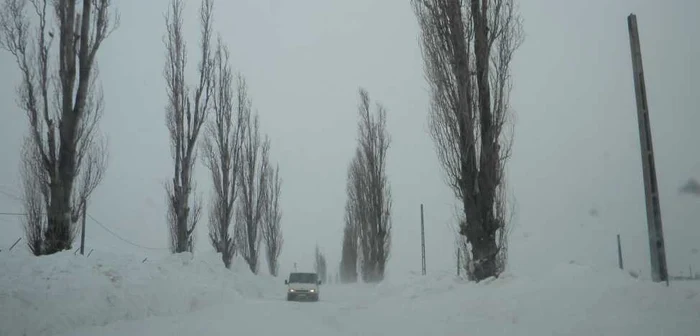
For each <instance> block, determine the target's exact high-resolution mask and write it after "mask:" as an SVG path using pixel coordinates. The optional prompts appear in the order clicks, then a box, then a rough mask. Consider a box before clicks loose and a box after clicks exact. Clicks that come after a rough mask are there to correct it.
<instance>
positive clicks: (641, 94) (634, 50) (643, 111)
mask: <svg viewBox="0 0 700 336" xmlns="http://www.w3.org/2000/svg"><path fill="white" fill-rule="evenodd" d="M627 27H628V29H629V38H630V50H631V56H632V70H633V72H634V92H635V96H636V102H637V121H638V123H639V141H640V145H641V154H642V173H643V175H644V194H645V203H646V212H647V229H648V231H649V252H650V255H651V278H652V280H653V281H654V282H661V281H666V285H668V270H667V267H666V248H665V246H664V234H663V225H662V222H661V207H660V205H659V190H658V185H657V181H656V167H655V163H654V147H653V145H652V138H651V125H650V124H649V122H650V121H649V105H648V104H647V93H646V85H645V83H644V69H643V66H642V50H641V46H640V43H639V31H638V29H637V16H636V15H634V14H630V15H629V16H628V17H627Z"/></svg>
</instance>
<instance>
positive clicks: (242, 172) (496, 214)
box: [0, 0, 523, 282]
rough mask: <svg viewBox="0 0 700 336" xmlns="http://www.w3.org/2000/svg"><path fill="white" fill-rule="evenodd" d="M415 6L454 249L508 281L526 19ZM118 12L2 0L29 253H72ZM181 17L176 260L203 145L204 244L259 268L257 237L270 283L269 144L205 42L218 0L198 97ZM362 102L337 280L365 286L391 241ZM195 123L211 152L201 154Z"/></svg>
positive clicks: (209, 5)
mask: <svg viewBox="0 0 700 336" xmlns="http://www.w3.org/2000/svg"><path fill="white" fill-rule="evenodd" d="M411 4H412V5H413V9H414V12H415V14H416V17H417V19H418V23H419V27H420V30H421V33H422V41H421V46H422V52H423V59H424V63H425V64H424V68H425V73H426V77H427V79H428V83H429V84H430V91H431V95H430V98H431V106H430V118H431V119H430V120H431V121H430V135H431V137H432V138H433V140H434V143H435V149H436V152H437V155H438V158H439V160H440V162H441V164H442V167H443V168H444V171H445V173H446V176H447V181H448V184H449V186H450V187H451V188H452V190H453V191H454V194H455V197H456V199H457V200H459V203H460V207H461V212H460V218H459V225H458V227H459V235H461V236H463V237H464V238H465V239H466V244H465V243H459V244H458V245H465V246H464V250H468V251H469V252H468V253H469V258H468V260H470V265H469V267H467V268H468V270H469V272H470V276H471V277H473V278H474V279H476V280H481V279H485V278H487V277H490V276H494V275H498V274H499V273H500V272H502V270H503V268H504V267H505V261H506V255H507V252H506V249H507V232H508V226H507V224H508V222H509V220H510V218H509V211H508V207H507V197H506V196H507V194H506V184H505V178H504V175H505V168H506V162H507V159H508V158H509V156H510V149H511V144H512V132H510V133H509V132H505V129H506V126H507V125H508V122H509V121H510V119H509V117H510V115H511V108H510V104H509V101H510V97H509V94H510V90H511V87H512V79H511V62H512V60H513V55H514V52H515V50H516V49H517V48H518V47H519V46H520V44H521V43H522V41H523V33H522V24H521V20H520V16H519V14H518V12H517V10H516V8H515V0H411ZM30 7H31V8H30ZM112 7H113V6H112V1H111V0H82V1H69V0H4V3H3V6H2V10H1V11H0V47H2V48H3V49H5V50H7V51H9V52H10V53H11V54H12V55H13V56H14V58H15V61H16V63H17V65H18V68H19V70H20V74H21V80H20V83H19V86H18V102H19V105H20V107H21V108H22V109H23V110H24V111H25V112H26V114H27V117H28V121H29V132H28V135H27V136H26V138H25V143H24V147H23V151H22V163H23V165H24V168H23V170H22V183H23V186H24V197H23V200H24V207H25V211H26V213H27V215H26V217H25V229H26V232H27V238H28V239H27V241H28V244H29V247H30V249H31V250H32V251H33V252H34V253H35V254H37V255H40V254H51V253H55V252H58V251H62V250H66V249H70V248H71V245H72V242H73V240H74V237H75V233H76V232H77V229H76V226H77V225H76V223H77V222H78V219H79V218H80V216H81V215H82V216H85V214H86V210H85V209H86V204H87V202H88V199H89V197H90V195H91V194H92V192H93V191H94V190H95V188H96V187H97V186H98V185H99V183H100V181H101V179H102V176H103V174H104V171H105V168H106V162H107V160H106V155H107V151H106V144H105V142H104V140H103V138H102V137H101V136H100V133H99V131H98V123H99V120H100V117H101V115H102V111H103V108H104V104H103V99H102V91H101V88H100V86H99V85H98V84H97V78H98V69H97V66H96V62H95V60H96V56H97V52H98V50H99V48H100V46H101V45H102V43H103V41H104V40H105V39H106V38H107V37H108V36H109V35H110V33H111V32H112V31H113V30H114V29H115V28H116V27H117V23H118V16H117V15H113V14H115V13H114V11H113V10H112ZM182 9H183V3H182V0H173V1H172V5H171V11H170V13H169V15H168V16H167V18H166V26H167V35H166V38H165V45H166V67H165V79H166V82H167V88H168V107H167V125H168V129H169V131H170V140H171V149H172V154H173V163H174V176H173V179H172V181H171V182H170V183H169V185H168V187H167V194H168V199H169V201H168V205H169V209H168V223H169V227H170V235H171V246H172V251H173V252H183V251H192V250H193V244H194V240H193V234H194V230H195V228H196V225H197V223H198V221H199V219H200V217H201V214H202V200H201V199H200V198H198V195H197V194H196V193H195V183H194V181H193V180H192V176H193V170H194V167H195V163H196V161H197V152H198V147H203V148H204V153H205V155H204V160H203V161H204V163H205V165H206V166H207V167H208V168H209V169H210V171H211V176H212V180H213V182H214V195H213V196H212V201H211V202H210V205H209V212H210V216H209V218H210V223H209V224H210V240H211V242H212V245H214V247H215V249H216V250H217V251H219V252H221V253H222V259H223V262H224V264H226V266H230V263H231V260H232V257H233V255H234V254H235V251H240V252H241V254H242V255H243V257H244V258H245V259H246V261H247V262H248V264H249V266H250V268H251V270H253V272H257V269H258V259H259V254H260V244H261V240H262V239H265V241H266V246H267V254H268V260H269V264H270V268H271V269H270V271H271V273H273V274H275V273H276V269H277V265H276V258H277V256H279V253H280V249H281V245H282V239H281V231H280V226H279V224H280V218H281V213H280V209H279V201H278V200H279V190H280V179H279V170H278V169H272V168H271V166H270V164H269V154H268V152H269V140H268V139H267V138H265V139H262V138H261V137H260V133H259V122H258V117H257V115H253V114H252V113H251V103H250V99H249V98H248V96H247V89H246V86H245V81H244V80H243V79H242V77H241V76H239V77H238V80H237V81H236V88H235V89H234V85H233V82H234V80H233V78H234V77H233V75H232V73H231V70H230V65H229V63H228V50H227V48H226V47H225V46H223V45H222V42H221V39H218V41H217V45H216V46H215V47H213V46H212V41H211V40H212V36H211V34H212V22H213V18H212V11H213V2H212V0H203V2H202V6H201V9H200V23H201V34H202V36H201V40H200V44H199V50H198V51H199V54H200V57H201V59H200V61H199V64H198V66H197V73H198V78H197V82H196V83H194V84H195V85H194V86H190V85H187V83H186V81H185V64H186V60H187V53H186V48H185V42H184V39H183V34H182V19H183V18H182ZM28 11H33V13H34V15H35V17H34V19H33V20H30V17H29V15H28V14H27V12H28ZM55 39H57V40H58V41H57V42H56V43H54V42H55V41H54V40H55ZM56 45H57V47H55V46H56ZM234 92H235V93H234ZM234 96H235V97H234ZM360 97H361V101H362V103H361V104H360V123H359V133H360V139H359V144H358V148H357V151H356V154H355V157H354V159H353V160H352V163H351V164H350V168H349V171H348V183H347V192H348V200H347V205H346V215H345V230H344V238H343V253H342V260H341V267H340V271H341V274H342V275H343V281H346V282H347V281H356V280H357V273H358V272H357V265H358V264H359V265H360V271H361V275H362V277H363V279H364V280H365V281H380V280H381V279H382V278H383V274H384V268H385V266H386V261H387V259H388V257H389V248H390V242H391V239H390V237H391V234H390V230H391V220H390V211H391V194H390V189H389V187H388V183H387V180H386V171H385V162H386V150H387V149H388V147H389V139H388V135H387V133H386V129H385V126H386V124H385V123H386V112H385V111H384V109H383V108H381V107H379V111H378V115H377V116H375V115H373V114H372V113H370V108H369V107H370V103H369V97H368V95H367V93H366V92H365V91H364V90H361V91H360ZM212 111H213V112H212ZM209 112H212V113H213V115H214V118H213V119H212V118H208V114H209ZM204 125H207V126H204ZM203 126H204V127H205V128H206V129H207V131H206V132H205V140H204V142H203V145H198V138H199V133H200V130H201V129H202V127H203ZM232 220H234V221H235V225H234V230H233V232H234V233H233V237H231V233H230V230H229V227H230V224H231V221H232Z"/></svg>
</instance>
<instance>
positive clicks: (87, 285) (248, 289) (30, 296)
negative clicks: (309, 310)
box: [0, 250, 279, 336]
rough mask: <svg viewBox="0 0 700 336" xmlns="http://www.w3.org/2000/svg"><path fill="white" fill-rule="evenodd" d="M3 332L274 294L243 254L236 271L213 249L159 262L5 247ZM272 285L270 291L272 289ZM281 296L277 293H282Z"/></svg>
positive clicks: (48, 330) (54, 329) (50, 330)
mask: <svg viewBox="0 0 700 336" xmlns="http://www.w3.org/2000/svg"><path fill="white" fill-rule="evenodd" d="M0 270H2V272H1V273H0V335H3V336H4V335H8V336H13V335H48V334H54V333H60V332H65V331H69V330H73V329H75V328H78V327H82V326H90V325H105V324H108V323H112V322H114V321H119V320H135V319H144V318H146V317H149V316H168V315H173V314H180V313H187V312H191V311H195V310H198V309H200V308H204V307H208V306H212V305H218V304H225V303H235V302H236V301H237V300H238V299H240V298H242V297H252V298H262V297H265V296H269V295H271V294H275V292H276V289H277V287H279V285H278V284H276V282H278V281H276V280H275V279H273V278H271V277H267V276H255V275H253V274H252V273H251V272H250V271H249V270H248V267H247V265H246V264H245V263H244V262H243V261H242V260H236V261H235V262H234V267H233V269H232V270H227V269H225V268H224V267H223V264H222V262H221V260H220V257H219V255H217V254H214V253H209V254H197V255H194V257H193V255H192V254H190V253H182V254H177V255H169V256H166V257H163V258H161V259H159V260H150V259H148V260H146V261H145V262H143V260H142V259H136V258H132V257H129V256H123V255H114V254H105V253H99V252H95V253H93V254H92V255H91V257H90V258H87V257H84V256H81V255H73V252H71V251H66V252H62V253H57V254H54V255H50V256H43V257H39V258H37V257H34V256H31V255H29V254H28V253H27V252H24V251H21V250H20V251H16V252H12V253H7V252H3V253H0ZM273 287H274V289H271V288H273ZM277 294H278V293H277Z"/></svg>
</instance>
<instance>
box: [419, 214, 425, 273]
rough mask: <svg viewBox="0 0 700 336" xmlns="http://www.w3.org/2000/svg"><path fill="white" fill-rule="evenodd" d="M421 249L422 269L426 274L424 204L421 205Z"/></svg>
mask: <svg viewBox="0 0 700 336" xmlns="http://www.w3.org/2000/svg"><path fill="white" fill-rule="evenodd" d="M420 250H421V271H422V274H423V275H425V274H426V272H425V224H424V222H423V204H421V205H420Z"/></svg>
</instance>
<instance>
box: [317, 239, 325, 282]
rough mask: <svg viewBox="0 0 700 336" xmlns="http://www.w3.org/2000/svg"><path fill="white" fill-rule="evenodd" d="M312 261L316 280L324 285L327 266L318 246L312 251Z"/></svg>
mask: <svg viewBox="0 0 700 336" xmlns="http://www.w3.org/2000/svg"><path fill="white" fill-rule="evenodd" d="M314 259H315V260H314V270H315V271H316V274H317V275H318V279H319V280H321V282H322V283H326V282H327V280H328V267H327V266H328V265H327V263H326V256H325V255H324V254H323V252H321V249H320V248H319V247H318V244H317V245H316V249H315V250H314Z"/></svg>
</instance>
